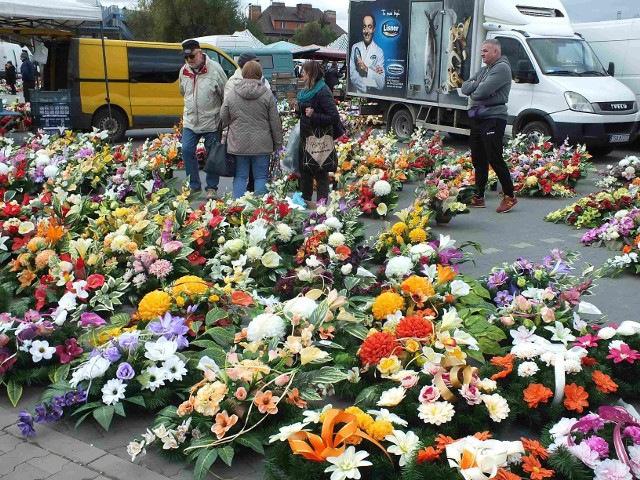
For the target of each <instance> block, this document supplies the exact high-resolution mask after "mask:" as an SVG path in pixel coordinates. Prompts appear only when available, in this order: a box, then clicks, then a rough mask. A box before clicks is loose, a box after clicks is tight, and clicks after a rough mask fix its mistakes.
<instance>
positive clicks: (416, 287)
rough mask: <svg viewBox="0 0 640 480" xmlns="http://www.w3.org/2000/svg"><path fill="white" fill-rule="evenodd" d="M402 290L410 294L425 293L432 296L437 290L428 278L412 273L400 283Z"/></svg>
mask: <svg viewBox="0 0 640 480" xmlns="http://www.w3.org/2000/svg"><path fill="white" fill-rule="evenodd" d="M400 288H402V291H403V292H405V293H409V294H419V295H425V296H427V297H432V296H433V295H435V293H436V291H435V290H434V288H433V285H432V284H431V282H430V281H429V279H428V278H425V277H418V276H417V275H411V276H410V277H409V278H407V279H406V280H405V281H404V282H402V284H401V285H400Z"/></svg>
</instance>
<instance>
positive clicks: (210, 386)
mask: <svg viewBox="0 0 640 480" xmlns="http://www.w3.org/2000/svg"><path fill="white" fill-rule="evenodd" d="M228 390H229V389H228V388H227V386H226V385H225V384H224V383H222V382H219V381H215V382H213V383H207V384H206V385H204V386H203V387H201V388H200V389H199V390H198V393H197V394H196V399H195V402H194V405H193V408H194V409H195V411H196V412H198V413H201V414H202V415H205V416H207V417H213V416H214V415H215V414H216V413H218V412H219V411H220V402H221V401H222V400H223V399H224V397H225V395H226V394H227V391H228Z"/></svg>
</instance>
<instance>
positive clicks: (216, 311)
mask: <svg viewBox="0 0 640 480" xmlns="http://www.w3.org/2000/svg"><path fill="white" fill-rule="evenodd" d="M228 316H229V314H228V313H227V312H225V311H224V310H222V309H221V308H213V309H211V310H209V311H208V312H207V317H206V319H205V322H206V324H207V325H213V324H214V323H216V322H218V321H220V320H222V319H223V318H227V317H228Z"/></svg>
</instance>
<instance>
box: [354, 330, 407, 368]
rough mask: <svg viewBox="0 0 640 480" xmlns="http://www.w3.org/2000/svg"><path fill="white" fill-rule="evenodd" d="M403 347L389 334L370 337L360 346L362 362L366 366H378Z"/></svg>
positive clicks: (380, 333)
mask: <svg viewBox="0 0 640 480" xmlns="http://www.w3.org/2000/svg"><path fill="white" fill-rule="evenodd" d="M399 349H400V350H401V349H402V347H401V346H400V344H399V343H398V340H397V339H396V337H394V336H393V335H391V334H390V333H387V332H376V333H373V334H371V335H369V336H368V337H367V338H366V339H365V340H364V342H362V345H361V346H360V352H359V355H360V360H361V361H362V363H363V364H364V365H376V364H377V363H378V362H379V361H380V360H381V359H383V358H385V357H389V356H391V355H393V354H394V352H395V351H396V350H399Z"/></svg>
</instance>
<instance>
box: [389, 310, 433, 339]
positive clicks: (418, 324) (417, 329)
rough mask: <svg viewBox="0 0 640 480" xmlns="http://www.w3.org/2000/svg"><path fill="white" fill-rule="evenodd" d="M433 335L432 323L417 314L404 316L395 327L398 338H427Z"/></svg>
mask: <svg viewBox="0 0 640 480" xmlns="http://www.w3.org/2000/svg"><path fill="white" fill-rule="evenodd" d="M431 335H433V324H432V323H431V322H430V321H429V320H427V319H426V318H423V317H420V316H418V315H411V316H409V317H404V318H403V319H402V320H400V322H399V323H398V326H397V327H396V336H397V337H398V338H408V337H412V338H421V339H422V338H428V337H430V336H431Z"/></svg>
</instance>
